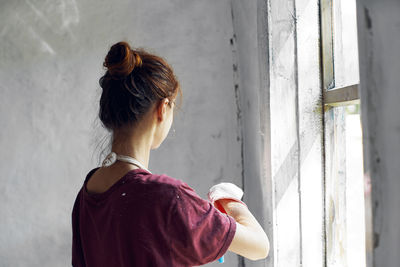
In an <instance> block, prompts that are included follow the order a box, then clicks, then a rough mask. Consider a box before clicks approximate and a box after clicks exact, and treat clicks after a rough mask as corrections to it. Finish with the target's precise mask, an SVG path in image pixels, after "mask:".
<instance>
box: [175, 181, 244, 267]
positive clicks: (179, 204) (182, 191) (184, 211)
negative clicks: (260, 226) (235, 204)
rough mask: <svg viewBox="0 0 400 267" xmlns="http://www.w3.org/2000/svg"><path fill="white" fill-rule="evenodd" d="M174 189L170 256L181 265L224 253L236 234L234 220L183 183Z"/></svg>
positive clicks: (199, 262)
mask: <svg viewBox="0 0 400 267" xmlns="http://www.w3.org/2000/svg"><path fill="white" fill-rule="evenodd" d="M175 193H176V194H175V196H174V200H173V202H172V203H173V204H172V205H173V207H172V209H171V214H170V216H171V217H170V218H171V219H170V225H169V233H170V235H171V244H170V247H171V253H172V254H173V255H172V256H173V257H174V258H175V259H176V260H179V261H180V262H181V263H182V264H183V265H201V264H205V263H208V262H211V261H214V260H217V259H218V258H220V257H221V256H223V255H224V254H225V252H226V251H227V250H228V248H229V245H230V244H231V242H232V240H233V237H234V235H235V232H236V222H235V220H234V219H233V218H232V217H231V216H229V215H227V214H223V213H221V212H220V211H219V210H217V209H216V208H214V207H213V206H212V204H211V203H210V202H209V201H206V200H204V199H202V198H201V197H199V196H198V195H197V194H196V192H195V191H194V190H193V189H192V188H190V187H189V186H188V185H187V184H185V183H182V184H181V185H179V186H178V187H176V192H175Z"/></svg>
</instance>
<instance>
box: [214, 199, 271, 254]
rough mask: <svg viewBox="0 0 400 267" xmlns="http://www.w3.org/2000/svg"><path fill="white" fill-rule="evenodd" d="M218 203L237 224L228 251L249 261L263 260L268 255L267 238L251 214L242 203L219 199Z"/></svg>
mask: <svg viewBox="0 0 400 267" xmlns="http://www.w3.org/2000/svg"><path fill="white" fill-rule="evenodd" d="M218 202H219V204H221V205H222V207H223V208H224V209H225V211H226V212H227V214H228V215H230V216H232V217H233V218H234V219H235V221H236V223H237V224H236V233H235V236H234V238H233V240H232V243H231V245H230V246H229V249H228V250H230V251H232V252H234V253H236V254H239V255H241V256H243V257H246V258H248V259H250V260H260V259H265V258H266V257H267V256H268V253H269V240H268V236H267V234H266V233H265V232H264V230H263V229H262V227H261V225H260V224H259V223H258V222H257V220H256V218H254V216H253V214H251V212H250V211H249V210H248V209H247V207H246V206H245V205H243V204H242V203H239V202H236V201H232V200H229V199H220V200H218Z"/></svg>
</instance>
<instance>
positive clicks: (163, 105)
mask: <svg viewBox="0 0 400 267" xmlns="http://www.w3.org/2000/svg"><path fill="white" fill-rule="evenodd" d="M168 103H169V99H168V98H164V99H162V100H161V101H159V102H158V104H157V106H156V110H157V119H158V121H163V120H164V119H165V116H166V114H167V106H168Z"/></svg>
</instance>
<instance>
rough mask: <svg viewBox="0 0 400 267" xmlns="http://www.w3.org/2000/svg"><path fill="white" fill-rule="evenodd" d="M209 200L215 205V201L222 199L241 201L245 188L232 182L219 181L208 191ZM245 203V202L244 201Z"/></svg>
mask: <svg viewBox="0 0 400 267" xmlns="http://www.w3.org/2000/svg"><path fill="white" fill-rule="evenodd" d="M207 196H208V200H209V201H210V202H211V204H213V205H214V203H215V201H217V200H220V199H232V200H235V201H237V202H241V203H243V202H242V201H241V199H242V197H243V190H242V189H241V188H240V187H238V186H236V185H235V184H232V183H219V184H216V185H214V186H213V187H211V188H210V190H209V191H208V194H207ZM243 204H244V203H243Z"/></svg>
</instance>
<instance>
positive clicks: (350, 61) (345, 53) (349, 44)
mask: <svg viewBox="0 0 400 267" xmlns="http://www.w3.org/2000/svg"><path fill="white" fill-rule="evenodd" d="M333 28H334V29H333V40H334V41H333V42H334V44H333V54H334V73H335V87H336V88H338V87H344V86H348V85H353V84H358V83H359V80H360V79H359V67H358V45H357V18H356V0H334V1H333Z"/></svg>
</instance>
